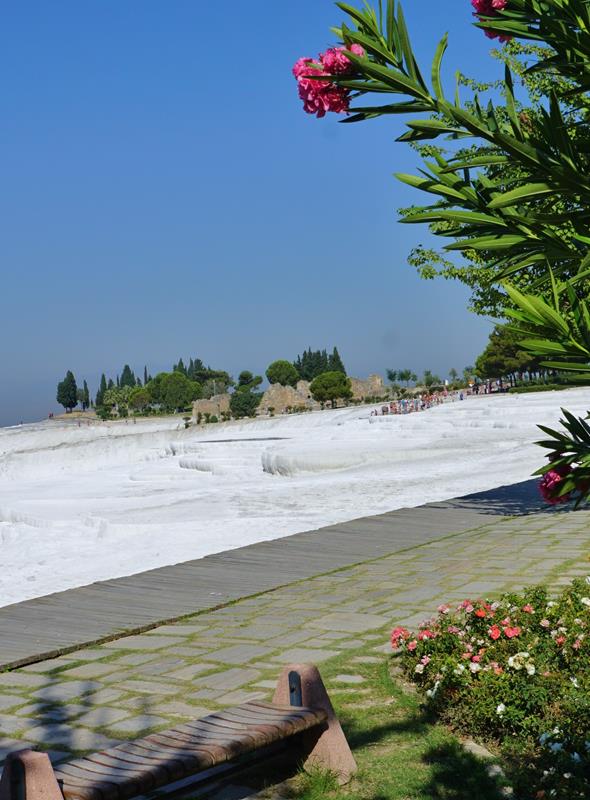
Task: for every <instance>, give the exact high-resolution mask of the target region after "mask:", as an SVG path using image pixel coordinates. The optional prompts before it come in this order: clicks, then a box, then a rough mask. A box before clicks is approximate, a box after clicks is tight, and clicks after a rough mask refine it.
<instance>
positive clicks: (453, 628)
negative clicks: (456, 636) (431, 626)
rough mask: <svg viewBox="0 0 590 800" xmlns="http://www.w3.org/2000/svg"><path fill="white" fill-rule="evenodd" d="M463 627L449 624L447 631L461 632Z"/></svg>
mask: <svg viewBox="0 0 590 800" xmlns="http://www.w3.org/2000/svg"><path fill="white" fill-rule="evenodd" d="M460 632H461V629H460V628H458V627H457V626H456V625H449V627H448V628H447V633H460Z"/></svg>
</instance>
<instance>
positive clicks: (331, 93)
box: [293, 44, 365, 117]
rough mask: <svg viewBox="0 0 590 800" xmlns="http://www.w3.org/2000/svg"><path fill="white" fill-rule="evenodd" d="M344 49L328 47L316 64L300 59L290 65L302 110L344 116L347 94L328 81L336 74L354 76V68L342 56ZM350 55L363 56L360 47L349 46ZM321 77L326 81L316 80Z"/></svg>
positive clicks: (310, 112) (345, 90)
mask: <svg viewBox="0 0 590 800" xmlns="http://www.w3.org/2000/svg"><path fill="white" fill-rule="evenodd" d="M345 52H346V50H345V48H344V47H332V48H330V49H329V50H326V52H325V53H320V56H319V61H314V60H313V59H312V58H300V59H298V60H297V61H296V62H295V65H294V66H293V75H294V76H295V79H296V80H297V86H298V88H299V97H300V98H301V99H302V100H303V110H304V111H306V112H307V113H308V114H315V115H316V116H317V117H323V116H325V115H326V113H327V112H328V111H332V112H334V113H336V114H344V113H346V112H347V111H348V108H349V103H350V91H349V90H348V89H345V88H344V87H342V86H338V85H337V84H335V83H334V82H333V81H332V80H330V78H331V77H332V76H336V75H347V74H353V73H354V65H353V64H352V62H351V60H350V59H349V58H347V57H346V55H345ZM350 52H352V53H355V54H356V55H360V56H364V54H365V51H364V50H363V48H362V47H360V45H354V44H353V45H351V47H350ZM318 78H322V79H323V78H325V79H326V80H318Z"/></svg>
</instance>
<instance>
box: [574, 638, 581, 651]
mask: <svg viewBox="0 0 590 800" xmlns="http://www.w3.org/2000/svg"><path fill="white" fill-rule="evenodd" d="M581 646H582V642H581V641H580V639H576V641H575V642H574V643H573V645H572V647H573V649H574V650H579V649H580V647H581Z"/></svg>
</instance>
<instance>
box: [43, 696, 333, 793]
mask: <svg viewBox="0 0 590 800" xmlns="http://www.w3.org/2000/svg"><path fill="white" fill-rule="evenodd" d="M326 718H327V714H326V712H325V711H322V710H320V711H317V710H311V709H308V708H302V707H291V706H274V705H271V704H268V703H263V702H251V703H244V704H243V705H241V706H236V707H235V708H231V709H226V710H224V711H220V712H217V713H215V714H210V715H209V716H207V717H203V718H202V719H199V720H195V721H194V722H188V723H185V724H182V725H178V726H177V727H175V728H172V729H170V730H168V731H159V732H158V733H153V734H150V735H149V736H146V737H144V738H143V739H137V740H136V741H134V742H128V743H124V744H121V745H117V746H116V747H111V748H109V749H108V750H104V751H102V752H100V753H94V754H93V755H91V756H88V757H87V758H82V759H76V760H74V761H72V762H70V763H66V764H60V765H58V767H57V768H56V769H55V774H56V777H57V778H58V780H59V781H60V782H61V783H62V788H63V794H64V797H65V798H66V800H78V799H79V800H127V799H128V798H131V797H133V796H135V795H138V794H143V793H144V792H146V791H151V790H153V789H157V788H159V787H161V786H165V785H166V784H168V783H170V781H171V780H179V779H181V778H184V777H188V776H190V775H195V774H197V773H199V772H202V771H204V770H208V769H210V768H211V767H215V766H218V765H221V764H223V763H225V762H226V761H229V760H231V759H233V758H235V757H236V756H239V755H245V754H247V753H250V752H252V751H254V750H256V749H258V748H260V747H264V746H267V745H270V744H273V743H275V742H279V741H282V740H284V739H287V738H290V737H291V736H294V735H296V734H298V733H301V732H303V731H305V730H309V729H310V728H315V727H318V726H320V725H323V724H324V723H325V721H326Z"/></svg>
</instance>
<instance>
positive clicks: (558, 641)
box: [555, 636, 565, 647]
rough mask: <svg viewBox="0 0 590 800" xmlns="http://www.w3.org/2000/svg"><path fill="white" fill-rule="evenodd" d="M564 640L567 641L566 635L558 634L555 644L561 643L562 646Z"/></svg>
mask: <svg viewBox="0 0 590 800" xmlns="http://www.w3.org/2000/svg"><path fill="white" fill-rule="evenodd" d="M564 642H565V636H557V637H556V639H555V644H557V645H559V646H560V647H561V645H562V644H563V643H564Z"/></svg>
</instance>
